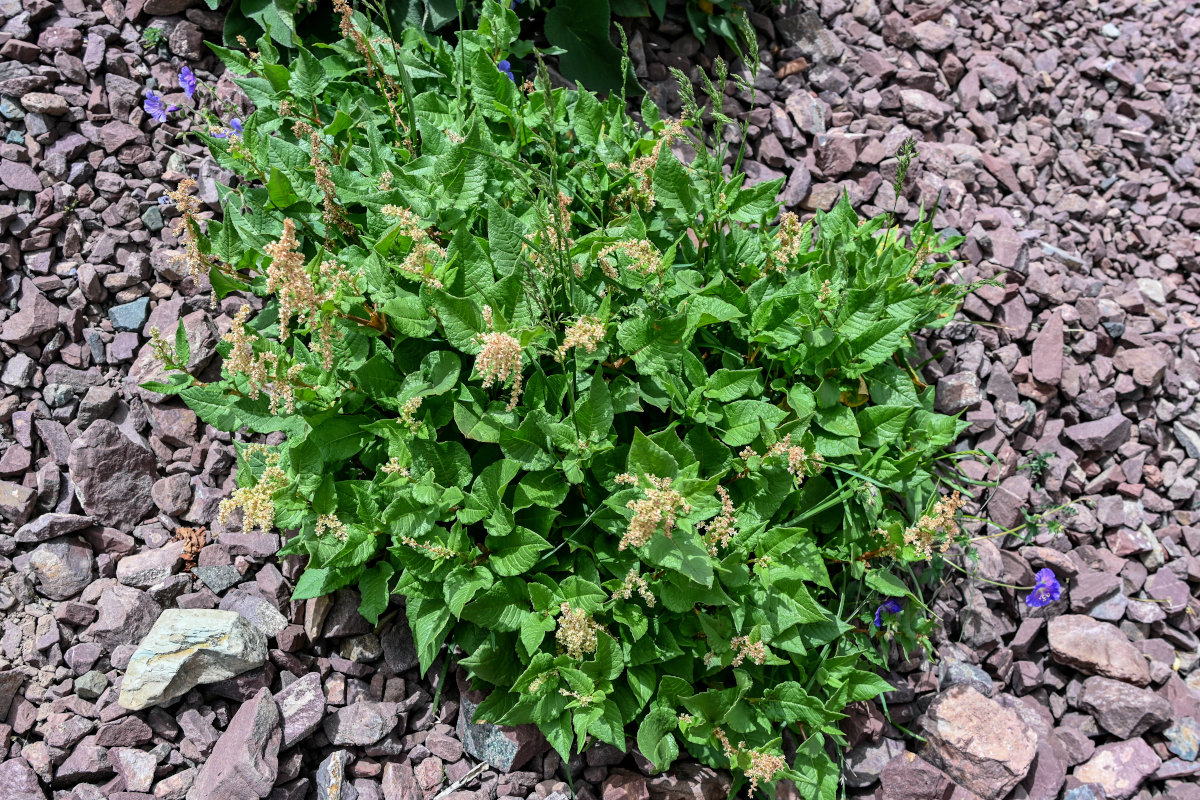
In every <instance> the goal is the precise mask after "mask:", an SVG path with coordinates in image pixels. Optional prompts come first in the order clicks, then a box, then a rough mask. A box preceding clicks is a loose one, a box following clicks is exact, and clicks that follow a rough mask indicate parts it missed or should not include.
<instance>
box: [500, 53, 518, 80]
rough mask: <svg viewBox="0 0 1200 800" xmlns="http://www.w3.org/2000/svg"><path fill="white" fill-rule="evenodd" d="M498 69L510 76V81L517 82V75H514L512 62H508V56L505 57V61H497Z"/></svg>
mask: <svg viewBox="0 0 1200 800" xmlns="http://www.w3.org/2000/svg"><path fill="white" fill-rule="evenodd" d="M496 69H498V70H500V71H501V72H503V73H504V74H505V75H507V76H508V79H509V80H510V81H514V82H515V81H516V80H517V79H516V77H514V76H513V71H512V64H510V63H508V59H507V58H506V59H504V60H503V61H499V62H497V63H496Z"/></svg>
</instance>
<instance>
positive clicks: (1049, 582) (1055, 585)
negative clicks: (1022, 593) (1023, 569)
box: [1025, 569, 1062, 608]
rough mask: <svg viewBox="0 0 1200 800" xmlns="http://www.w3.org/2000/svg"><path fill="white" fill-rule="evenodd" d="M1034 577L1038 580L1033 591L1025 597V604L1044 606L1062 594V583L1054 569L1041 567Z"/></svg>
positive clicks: (1034, 606)
mask: <svg viewBox="0 0 1200 800" xmlns="http://www.w3.org/2000/svg"><path fill="white" fill-rule="evenodd" d="M1034 578H1035V579H1036V582H1035V583H1034V585H1033V591H1032V592H1030V593H1029V596H1028V597H1026V598H1025V605H1027V606H1029V607H1030V608H1044V607H1045V606H1048V605H1050V604H1051V603H1053V602H1054V601H1055V600H1057V599H1058V598H1059V597H1060V596H1061V595H1062V585H1061V584H1059V582H1058V578H1056V577H1054V572H1053V571H1051V570H1049V569H1039V570H1038V571H1037V575H1035V576H1034Z"/></svg>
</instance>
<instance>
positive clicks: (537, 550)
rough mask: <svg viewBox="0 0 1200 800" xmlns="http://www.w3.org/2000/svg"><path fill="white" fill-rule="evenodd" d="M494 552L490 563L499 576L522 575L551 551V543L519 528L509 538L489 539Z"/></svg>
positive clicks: (489, 559) (488, 541)
mask: <svg viewBox="0 0 1200 800" xmlns="http://www.w3.org/2000/svg"><path fill="white" fill-rule="evenodd" d="M487 545H488V547H489V548H490V549H491V550H492V554H491V556H489V558H488V563H489V564H490V565H491V567H492V569H494V570H495V571H496V574H497V575H520V574H522V573H524V572H527V571H529V570H530V569H532V568H533V566H534V565H535V564H537V563H538V560H539V559H540V557H541V554H542V553H544V552H546V551H547V550H549V549H550V543H549V542H547V541H546V540H545V539H543V538H542V537H541V536H538V535H537V534H536V533H534V532H533V531H531V530H529V529H528V528H520V527H518V528H517V529H516V531H514V532H513V533H510V534H509V535H508V536H504V537H495V536H489V537H488V538H487Z"/></svg>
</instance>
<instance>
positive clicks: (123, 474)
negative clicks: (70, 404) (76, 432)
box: [68, 419, 158, 530]
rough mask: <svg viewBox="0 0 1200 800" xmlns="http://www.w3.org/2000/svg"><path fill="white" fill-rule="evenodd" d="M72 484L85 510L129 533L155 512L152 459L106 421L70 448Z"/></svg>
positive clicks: (96, 422) (148, 453) (98, 423)
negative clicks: (152, 493) (152, 492)
mask: <svg viewBox="0 0 1200 800" xmlns="http://www.w3.org/2000/svg"><path fill="white" fill-rule="evenodd" d="M68 463H69V467H70V472H71V481H72V483H74V484H75V492H76V494H77V495H78V496H79V501H80V503H81V504H82V505H83V509H84V511H86V512H87V513H88V514H91V515H93V516H94V517H96V518H97V519H98V520H99V521H100V522H102V523H104V524H105V525H108V526H110V527H113V528H118V529H123V530H129V529H131V528H133V527H134V526H135V525H136V524H137V523H139V522H141V521H142V520H143V519H144V518H145V517H146V515H148V514H149V513H150V512H151V511H152V510H153V508H154V500H153V497H152V495H151V490H152V489H153V488H154V481H155V480H156V479H157V477H158V474H157V472H158V471H157V464H156V462H155V458H154V454H153V453H151V452H150V451H149V450H147V449H146V448H144V447H142V446H141V445H139V444H136V443H135V442H133V441H132V440H131V439H129V438H128V437H127V436H126V435H125V434H124V433H123V432H122V431H121V429H120V428H118V427H117V426H116V425H114V424H113V423H112V422H110V421H108V420H103V419H102V420H96V421H95V422H93V423H92V424H91V426H89V427H88V429H87V430H86V431H84V433H83V435H82V436H80V437H79V438H78V439H76V440H75V441H74V442H73V443H72V444H71V455H70V459H69V462H68Z"/></svg>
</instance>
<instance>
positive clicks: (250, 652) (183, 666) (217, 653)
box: [119, 609, 267, 711]
mask: <svg viewBox="0 0 1200 800" xmlns="http://www.w3.org/2000/svg"><path fill="white" fill-rule="evenodd" d="M266 658H267V639H266V636H264V635H263V633H262V632H261V631H259V630H258V629H257V628H255V627H254V626H253V625H251V624H250V623H249V621H248V620H247V619H246V618H245V617H243V616H242V615H240V614H237V613H235V612H233V611H219V610H212V609H168V610H167V611H164V612H163V614H162V616H161V617H159V618H158V621H157V622H155V623H154V627H153V628H151V630H150V632H149V634H147V635H146V637H145V638H144V639H143V640H142V642H141V644H139V645H138V649H137V650H136V651H135V652H134V654H133V656H132V657H131V658H130V660H129V667H128V668H127V670H126V672H125V680H124V681H123V682H122V684H121V696H120V699H119V702H120V704H121V706H122V707H124V708H128V709H130V710H133V711H136V710H138V709H142V708H148V707H149V706H153V705H159V704H161V703H166V702H169V701H171V700H173V699H175V698H176V697H180V696H181V695H183V694H186V693H187V692H188V691H189V690H191V689H192V688H193V687H195V686H198V685H200V684H204V683H215V682H217V681H222V680H226V679H228V678H232V677H234V676H235V675H240V674H241V673H243V672H246V671H248V670H252V669H255V668H257V667H260V666H262V665H263V664H264V663H265V662H266Z"/></svg>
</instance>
